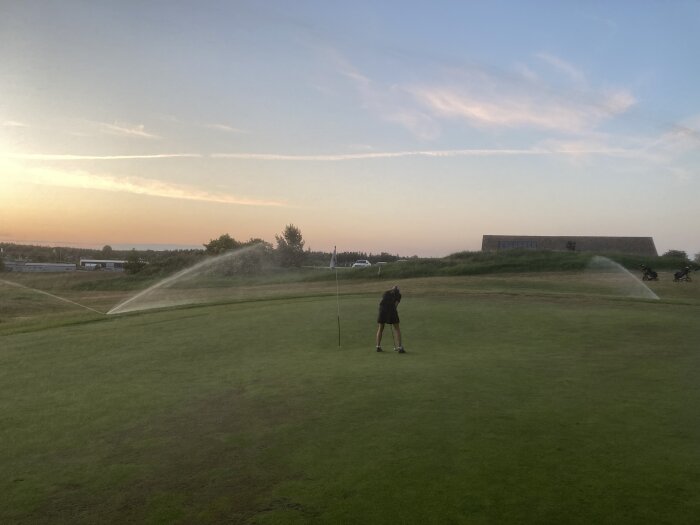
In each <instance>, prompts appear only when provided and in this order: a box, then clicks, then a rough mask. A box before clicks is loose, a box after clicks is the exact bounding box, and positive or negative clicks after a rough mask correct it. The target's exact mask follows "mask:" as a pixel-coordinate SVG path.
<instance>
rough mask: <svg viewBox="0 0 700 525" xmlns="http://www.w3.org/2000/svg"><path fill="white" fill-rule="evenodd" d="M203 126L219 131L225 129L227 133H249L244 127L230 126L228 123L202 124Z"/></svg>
mask: <svg viewBox="0 0 700 525" xmlns="http://www.w3.org/2000/svg"><path fill="white" fill-rule="evenodd" d="M202 127H204V128H209V129H215V130H217V131H223V132H225V133H242V134H247V133H248V132H247V131H246V130H244V129H240V128H234V127H232V126H229V125H227V124H202Z"/></svg>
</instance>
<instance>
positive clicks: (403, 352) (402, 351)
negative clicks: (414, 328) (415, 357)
mask: <svg viewBox="0 0 700 525" xmlns="http://www.w3.org/2000/svg"><path fill="white" fill-rule="evenodd" d="M396 351H397V352H398V353H399V354H405V353H406V350H404V349H403V346H399V347H398V348H397V349H396Z"/></svg>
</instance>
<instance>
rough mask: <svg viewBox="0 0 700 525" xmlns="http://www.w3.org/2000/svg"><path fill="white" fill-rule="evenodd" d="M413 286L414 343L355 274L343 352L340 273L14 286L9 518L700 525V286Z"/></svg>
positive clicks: (2, 418)
mask: <svg viewBox="0 0 700 525" xmlns="http://www.w3.org/2000/svg"><path fill="white" fill-rule="evenodd" d="M38 282H39V281H34V282H33V284H35V285H36V284H37V283H38ZM399 284H400V285H401V286H402V291H403V293H404V301H403V302H402V304H401V307H400V313H401V318H402V328H403V331H404V342H405V346H406V348H407V351H408V353H407V354H405V355H398V354H396V353H394V352H391V351H388V352H384V353H382V354H378V353H375V352H374V341H373V338H374V330H375V324H374V321H375V311H376V304H377V302H378V299H379V294H380V292H381V290H382V289H383V288H385V287H387V283H385V282H381V281H357V282H352V283H344V284H343V287H342V289H341V291H342V293H343V296H342V298H341V317H342V347H341V348H338V346H337V331H336V330H337V326H336V303H335V297H334V295H333V292H334V291H335V286H334V283H326V284H325V285H324V284H323V283H321V284H318V285H316V284H314V285H308V284H303V285H301V286H300V287H299V288H294V287H293V286H291V287H290V286H287V287H285V288H284V289H283V290H280V292H279V295H278V298H275V297H272V296H271V293H270V289H269V288H268V289H266V290H265V291H264V292H261V293H260V295H259V296H256V295H255V294H252V295H251V294H248V295H246V297H248V299H255V300H248V301H247V302H246V301H244V300H243V298H241V297H237V298H236V300H240V301H242V302H234V303H228V304H216V305H209V306H201V305H200V306H196V307H189V308H180V309H172V310H160V311H158V310H154V311H146V312H142V313H134V314H126V315H122V316H99V315H97V314H94V313H92V312H90V311H87V310H80V309H79V308H76V307H73V306H70V305H65V304H62V303H59V304H58V305H56V304H54V303H52V302H51V299H50V298H48V297H46V296H39V297H38V298H35V299H31V298H30V297H31V296H30V295H27V294H28V293H29V291H27V290H24V289H17V288H11V287H7V286H5V287H0V321H2V322H0V483H2V484H3V490H2V491H1V492H0V523H32V524H33V523H66V524H68V523H70V524H80V523H115V524H116V523H119V524H123V523H134V522H137V523H251V524H272V523H421V524H422V523H435V524H445V523H470V524H471V523H581V524H590V523H634V524H638V523H653V524H658V523H669V524H671V523H673V524H678V523H693V522H695V521H696V520H697V516H698V515H700V446H698V443H700V418H698V417H697V406H698V405H699V404H700V381H698V377H700V351H699V347H700V345H699V344H698V343H699V342H700V324H699V323H698V314H700V292H699V290H700V286H699V285H698V283H682V284H679V283H666V282H665V281H662V282H659V283H652V284H653V286H655V287H656V288H655V291H657V293H659V295H660V296H661V298H662V300H661V301H642V300H634V299H629V298H624V297H619V296H616V295H615V294H614V293H611V292H610V290H609V289H608V290H607V291H606V290H604V287H602V286H601V285H599V283H598V284H596V283H592V282H588V283H587V281H586V279H585V278H584V277H583V276H582V275H580V274H567V275H560V276H556V277H554V278H551V279H548V278H547V276H545V275H537V276H530V275H525V274H523V275H501V276H472V277H453V278H449V277H443V278H434V279H430V278H425V279H410V280H405V281H401V282H400V283H399ZM71 286H72V285H66V286H64V288H65V293H68V294H70V295H71V298H72V299H73V300H78V299H80V300H81V301H85V302H86V303H89V304H90V305H91V306H96V305H100V304H102V305H105V306H107V305H108V303H109V301H108V299H107V297H106V296H105V295H104V294H102V295H100V293H99V292H80V293H81V294H83V295H80V294H78V292H76V291H75V290H74V288H71ZM322 286H325V287H327V288H329V290H328V293H327V294H326V295H325V296H324V295H323V293H322ZM71 290H74V291H73V292H71ZM601 290H602V291H601ZM59 292H60V290H57V289H54V293H57V294H59ZM292 292H294V293H292ZM129 293H131V292H129ZM13 294H14V295H13ZM91 294H92V295H91ZM293 295H297V297H291V296H293ZM91 297H92V298H91ZM109 297H110V298H111V300H114V298H115V297H116V296H115V297H112V296H109ZM22 301H24V303H23V302H22ZM114 302H116V301H114ZM112 304H114V303H112ZM384 346H385V348H390V347H391V337H390V335H389V334H388V333H387V334H386V335H385V345H384Z"/></svg>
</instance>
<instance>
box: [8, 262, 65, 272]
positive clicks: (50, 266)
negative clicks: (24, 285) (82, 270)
mask: <svg viewBox="0 0 700 525" xmlns="http://www.w3.org/2000/svg"><path fill="white" fill-rule="evenodd" d="M75 269H76V267H75V264H67V263H31V262H25V261H5V270H7V271H8V272H74V271H75Z"/></svg>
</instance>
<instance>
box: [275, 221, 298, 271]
mask: <svg viewBox="0 0 700 525" xmlns="http://www.w3.org/2000/svg"><path fill="white" fill-rule="evenodd" d="M275 240H276V241H277V258H278V260H279V263H280V264H281V265H282V266H294V267H297V268H299V267H300V266H301V265H302V263H303V262H304V258H305V256H306V254H305V253H304V239H303V238H302V235H301V230H300V229H299V228H297V227H296V226H294V225H293V224H288V225H287V226H286V227H285V228H284V232H282V235H275Z"/></svg>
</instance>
